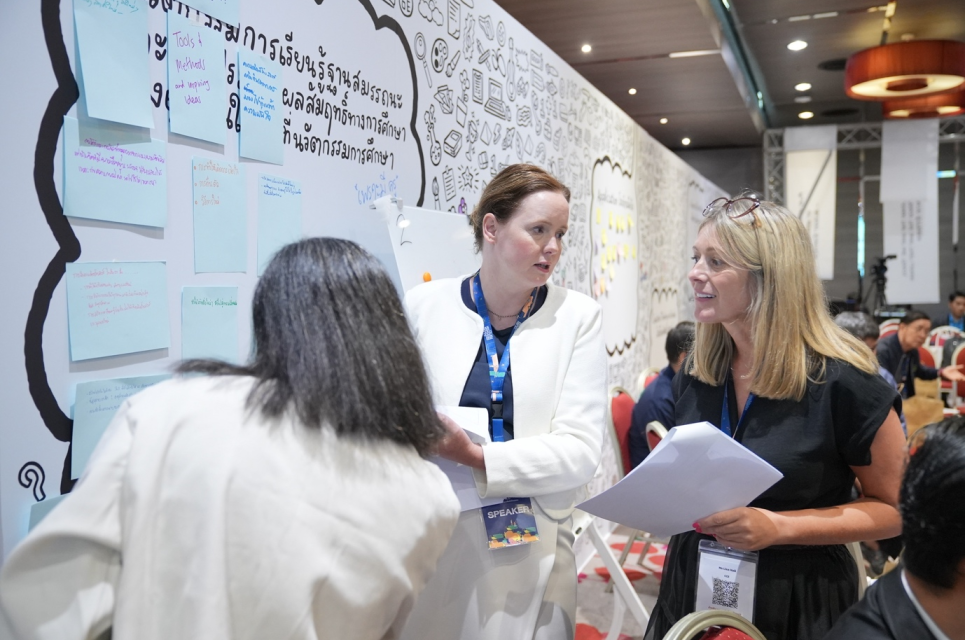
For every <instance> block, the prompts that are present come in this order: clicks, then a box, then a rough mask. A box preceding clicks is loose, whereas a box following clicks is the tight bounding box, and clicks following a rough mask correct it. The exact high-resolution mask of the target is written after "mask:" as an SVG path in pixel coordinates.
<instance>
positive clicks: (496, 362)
mask: <svg viewBox="0 0 965 640" xmlns="http://www.w3.org/2000/svg"><path fill="white" fill-rule="evenodd" d="M537 291H538V289H533V293H532V294H530V298H529V302H527V303H526V304H525V305H524V306H523V308H522V309H520V311H519V315H518V316H517V317H516V324H515V325H513V330H512V331H511V332H510V334H509V338H506V347H505V348H504V349H503V357H502V359H500V358H499V356H498V355H497V354H496V340H495V338H494V337H493V324H492V322H491V321H490V320H489V309H488V308H487V307H486V298H485V297H484V296H483V292H482V285H480V284H479V273H478V272H477V273H476V275H474V276H473V277H472V297H473V302H475V303H476V311H477V312H478V313H479V315H480V316H481V317H482V321H483V343H484V344H485V345H486V355H487V356H488V358H487V359H488V361H489V384H490V386H491V388H492V396H491V398H492V406H493V442H503V441H505V440H506V434H505V432H504V431H503V385H504V384H506V370H507V369H509V340H510V338H512V337H513V334H514V333H516V329H517V328H519V325H520V324H522V322H523V320H525V319H526V316H527V315H529V311H530V310H531V309H532V308H533V307H534V306H535V302H536V292H537Z"/></svg>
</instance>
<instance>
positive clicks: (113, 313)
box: [66, 262, 171, 361]
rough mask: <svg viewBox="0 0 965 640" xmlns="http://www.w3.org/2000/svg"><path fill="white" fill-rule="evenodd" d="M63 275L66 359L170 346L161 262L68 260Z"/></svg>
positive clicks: (164, 283) (163, 271) (74, 359)
mask: <svg viewBox="0 0 965 640" xmlns="http://www.w3.org/2000/svg"><path fill="white" fill-rule="evenodd" d="M66 278H67V324H68V333H69V336H70V359H71V360H73V361H77V360H87V359H89V358H101V357H104V356H113V355H117V354H121V353H135V352H138V351H149V350H151V349H164V348H167V347H168V346H170V344H171V332H170V329H169V327H168V304H167V284H166V280H167V278H166V274H165V265H164V263H163V262H82V263H78V262H74V263H70V264H68V265H67V274H66Z"/></svg>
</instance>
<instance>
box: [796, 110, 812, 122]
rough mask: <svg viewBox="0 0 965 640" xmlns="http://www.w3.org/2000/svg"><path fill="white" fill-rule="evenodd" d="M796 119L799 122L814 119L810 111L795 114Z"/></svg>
mask: <svg viewBox="0 0 965 640" xmlns="http://www.w3.org/2000/svg"><path fill="white" fill-rule="evenodd" d="M797 117H798V118H800V119H801V120H810V119H811V118H813V117H814V113H813V112H811V111H802V112H801V113H799V114H797Z"/></svg>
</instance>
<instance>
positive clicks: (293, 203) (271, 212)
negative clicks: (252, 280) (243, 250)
mask: <svg viewBox="0 0 965 640" xmlns="http://www.w3.org/2000/svg"><path fill="white" fill-rule="evenodd" d="M301 237H302V187H301V183H300V182H298V181H297V180H288V179H286V178H278V177H275V176H269V175H265V174H262V175H259V176H258V275H259V276H260V275H261V274H263V273H264V272H265V267H267V266H268V263H269V262H271V258H272V256H274V255H275V253H276V252H277V251H278V250H279V249H281V248H282V247H283V246H285V245H286V244H289V243H291V242H294V241H296V240H298V239H300V238H301Z"/></svg>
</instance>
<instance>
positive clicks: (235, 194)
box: [191, 157, 248, 273]
mask: <svg viewBox="0 0 965 640" xmlns="http://www.w3.org/2000/svg"><path fill="white" fill-rule="evenodd" d="M191 167H192V171H191V177H192V181H193V186H192V195H193V202H194V271H195V273H211V272H222V273H225V272H232V273H245V272H246V271H247V270H248V216H247V210H246V205H245V173H244V170H245V168H244V166H242V165H239V164H237V163H235V162H225V161H223V160H213V159H208V158H197V157H196V158H194V159H193V160H192V161H191Z"/></svg>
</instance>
